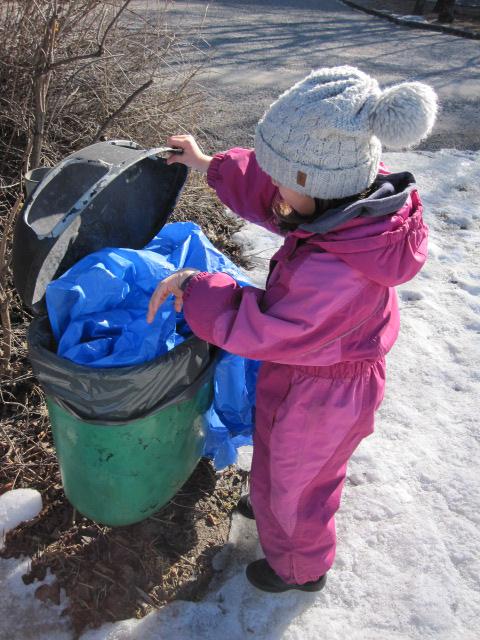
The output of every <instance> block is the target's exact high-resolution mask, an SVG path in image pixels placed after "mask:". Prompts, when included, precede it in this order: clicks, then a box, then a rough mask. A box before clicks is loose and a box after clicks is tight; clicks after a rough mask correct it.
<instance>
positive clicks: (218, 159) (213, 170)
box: [207, 153, 226, 189]
mask: <svg viewBox="0 0 480 640" xmlns="http://www.w3.org/2000/svg"><path fill="white" fill-rule="evenodd" d="M225 155H226V154H225V153H216V154H215V155H214V156H213V159H212V161H211V162H210V164H209V166H208V170H207V184H208V186H209V187H212V189H215V185H216V184H217V182H218V181H219V180H220V165H221V164H222V162H223V159H224V158H225Z"/></svg>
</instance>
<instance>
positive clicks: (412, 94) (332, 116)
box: [255, 66, 437, 199]
mask: <svg viewBox="0 0 480 640" xmlns="http://www.w3.org/2000/svg"><path fill="white" fill-rule="evenodd" d="M436 113H437V96H436V94H435V92H434V91H433V89H432V88H431V87H429V86H428V85H426V84H422V83H420V82H404V83H401V84H398V85H395V86H392V87H390V88H388V89H385V90H384V91H382V90H381V89H380V88H379V86H378V83H377V81H376V80H375V79H374V78H371V77H370V76H368V75H367V74H366V73H363V72H362V71H360V70H359V69H356V68H355V67H349V66H343V67H332V68H323V69H317V70H316V71H312V72H311V73H310V75H308V76H307V77H306V78H305V79H304V80H302V81H301V82H298V83H297V84H295V85H294V86H293V87H291V88H290V89H288V90H287V91H285V93H283V94H282V95H281V96H280V97H279V98H278V99H277V100H276V101H275V102H274V103H273V104H272V105H271V106H270V108H269V109H268V110H267V111H266V112H265V114H264V115H263V117H262V119H261V120H260V122H259V123H258V125H257V128H256V132H255V152H256V157H257V160H258V163H259V165H260V167H261V168H262V169H263V170H264V171H265V172H266V173H268V174H269V175H270V176H271V177H272V178H273V179H274V180H276V181H277V182H279V183H280V184H282V185H284V186H286V187H290V188H291V189H294V190H295V191H298V192H300V193H304V194H305V195H309V196H312V197H317V198H324V199H332V198H343V197H346V196H351V195H355V194H357V193H361V192H362V191H364V190H365V189H366V188H367V187H369V186H370V185H371V184H372V182H373V181H374V180H375V177H376V176H377V172H378V165H379V162H380V154H381V150H382V146H381V143H385V144H386V145H388V146H389V147H393V148H401V147H407V146H410V145H412V144H415V143H417V142H419V141H420V140H421V139H422V138H424V137H426V136H427V135H428V134H429V133H430V131H431V129H432V127H433V124H434V122H435V117H436Z"/></svg>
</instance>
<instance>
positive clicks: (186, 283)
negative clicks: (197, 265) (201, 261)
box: [180, 271, 200, 292]
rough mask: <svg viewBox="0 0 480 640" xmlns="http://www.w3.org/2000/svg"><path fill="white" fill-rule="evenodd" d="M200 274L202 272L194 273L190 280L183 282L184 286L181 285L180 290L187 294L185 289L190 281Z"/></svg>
mask: <svg viewBox="0 0 480 640" xmlns="http://www.w3.org/2000/svg"><path fill="white" fill-rule="evenodd" d="M198 273H200V271H197V272H196V273H192V275H190V276H188V278H185V280H184V281H183V282H182V284H181V285H180V289H181V290H182V291H183V292H185V289H186V288H187V285H188V283H189V282H190V280H191V279H192V278H194V277H195V276H196V275H197V274H198Z"/></svg>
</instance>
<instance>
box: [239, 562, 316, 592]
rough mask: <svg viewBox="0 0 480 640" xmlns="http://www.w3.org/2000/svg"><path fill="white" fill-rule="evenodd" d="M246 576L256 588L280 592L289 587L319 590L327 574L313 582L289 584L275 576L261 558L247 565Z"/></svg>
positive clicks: (301, 589)
mask: <svg viewBox="0 0 480 640" xmlns="http://www.w3.org/2000/svg"><path fill="white" fill-rule="evenodd" d="M246 573H247V578H248V580H249V581H250V582H251V583H252V584H253V586H254V587H257V589H261V590H262V591H268V592H270V593H281V592H282V591H289V590H290V589H299V590H300V591H320V590H321V589H323V587H324V586H325V583H326V581H327V576H326V575H324V576H321V577H320V578H319V579H318V580H314V581H313V582H306V583H305V584H290V583H288V582H285V581H284V580H282V578H280V576H277V574H276V573H275V571H274V570H273V569H272V567H271V566H270V565H269V564H268V562H267V561H266V560H265V559H263V560H255V562H251V563H250V564H249V565H248V567H247V571H246Z"/></svg>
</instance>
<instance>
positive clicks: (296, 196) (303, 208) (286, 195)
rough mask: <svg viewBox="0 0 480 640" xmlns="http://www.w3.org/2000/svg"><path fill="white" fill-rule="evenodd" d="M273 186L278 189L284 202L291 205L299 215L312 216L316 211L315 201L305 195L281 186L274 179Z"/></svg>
mask: <svg viewBox="0 0 480 640" xmlns="http://www.w3.org/2000/svg"><path fill="white" fill-rule="evenodd" d="M272 182H273V184H274V185H275V186H276V187H278V192H279V194H280V195H281V196H282V198H283V200H285V202H286V203H287V204H289V205H290V206H291V207H292V209H295V211H296V212H297V213H300V214H305V215H310V214H312V213H313V212H314V211H315V200H314V199H313V198H311V197H310V196H306V195H304V194H303V193H298V191H294V190H293V189H290V188H289V187H285V186H284V185H283V184H279V183H278V182H276V181H275V180H273V179H272Z"/></svg>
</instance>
